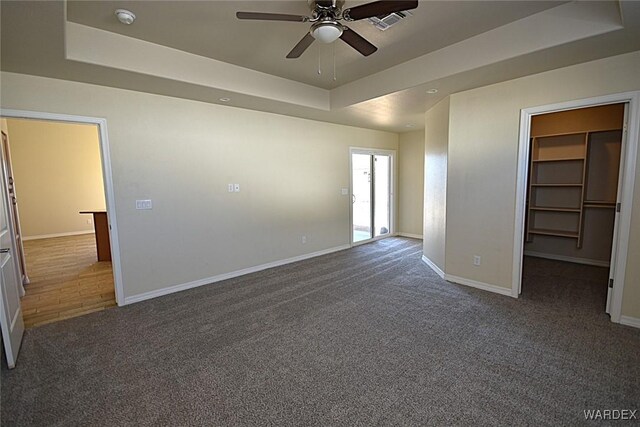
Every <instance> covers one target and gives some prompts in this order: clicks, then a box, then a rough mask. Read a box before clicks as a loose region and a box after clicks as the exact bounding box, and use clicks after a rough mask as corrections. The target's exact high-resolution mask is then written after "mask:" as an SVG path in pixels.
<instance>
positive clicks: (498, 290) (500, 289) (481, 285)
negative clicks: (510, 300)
mask: <svg viewBox="0 0 640 427" xmlns="http://www.w3.org/2000/svg"><path fill="white" fill-rule="evenodd" d="M444 280H446V281H447V282H453V283H457V284H458V285H465V286H471V287H472V288H478V289H482V290H483V291H489V292H493V293H496V294H500V295H506V296H509V297H513V295H512V293H511V288H503V287H502V286H496V285H491V284H489V283H484V282H478V281H475V280H471V279H465V278H464V277H458V276H452V275H451V274H445V275H444ZM514 298H515V297H514Z"/></svg>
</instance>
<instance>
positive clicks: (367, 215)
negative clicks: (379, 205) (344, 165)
mask: <svg viewBox="0 0 640 427" xmlns="http://www.w3.org/2000/svg"><path fill="white" fill-rule="evenodd" d="M371 171H372V166H371V156H370V155H369V154H358V153H353V154H352V155H351V183H352V189H351V202H352V203H353V222H352V227H351V228H352V233H353V242H354V243H355V242H361V241H363V240H369V239H371V238H372V237H373V236H372V235H371V231H372V227H371V225H372V223H373V221H372V216H371V208H372V204H371V188H372V187H371Z"/></svg>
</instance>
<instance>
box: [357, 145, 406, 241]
mask: <svg viewBox="0 0 640 427" xmlns="http://www.w3.org/2000/svg"><path fill="white" fill-rule="evenodd" d="M353 154H368V155H382V156H389V157H390V158H391V162H390V171H389V187H390V191H391V194H390V195H389V197H390V200H391V206H390V207H389V233H388V234H385V235H384V236H378V237H373V238H371V239H367V240H363V241H361V242H355V243H354V241H353ZM396 157H397V156H396V150H385V149H382V148H364V147H349V244H350V245H351V247H353V246H358V245H362V244H365V243H371V242H373V241H374V240H380V239H386V238H387V237H392V236H395V235H396V226H395V222H396V220H395V219H396V161H397V160H396ZM371 226H372V227H373V224H371Z"/></svg>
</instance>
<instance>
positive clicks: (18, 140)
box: [3, 118, 116, 327]
mask: <svg viewBox="0 0 640 427" xmlns="http://www.w3.org/2000/svg"><path fill="white" fill-rule="evenodd" d="M3 133H6V136H7V138H6V141H7V144H8V149H7V150H6V152H7V154H8V155H3V161H7V162H9V163H10V165H9V168H8V169H9V171H10V175H11V177H10V180H9V192H10V195H11V197H15V199H14V203H15V209H14V210H13V212H14V215H13V216H14V218H13V219H15V222H16V226H15V227H14V228H15V229H16V230H18V231H19V234H20V235H19V236H18V239H17V240H18V242H19V243H21V246H22V247H23V251H19V252H21V255H22V256H23V258H22V259H23V261H24V262H23V263H22V265H21V269H22V275H23V282H24V283H25V285H24V289H25V296H24V297H23V298H22V300H21V305H22V311H23V316H24V322H25V326H27V327H30V326H37V325H41V324H45V323H51V322H55V321H58V320H62V319H66V318H70V317H75V316H79V315H83V314H86V313H90V312H94V311H99V310H104V309H105V308H108V307H112V306H115V304H116V302H115V293H114V279H113V268H112V264H111V254H110V248H109V247H108V245H109V232H108V224H107V221H106V208H105V192H104V188H105V187H104V182H103V176H104V175H103V170H102V162H101V155H100V140H99V132H98V127H97V125H91V124H76V123H68V122H55V121H44V120H32V119H13V118H6V119H3ZM105 235H106V245H107V246H106V249H105ZM98 246H100V247H101V249H102V250H99V249H98Z"/></svg>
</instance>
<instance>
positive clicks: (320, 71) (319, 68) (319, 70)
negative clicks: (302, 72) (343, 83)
mask: <svg viewBox="0 0 640 427" xmlns="http://www.w3.org/2000/svg"><path fill="white" fill-rule="evenodd" d="M320 74H322V69H321V67H320V43H318V75H320Z"/></svg>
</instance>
